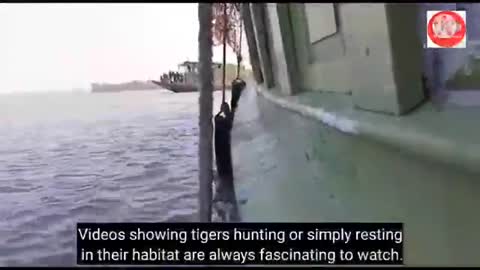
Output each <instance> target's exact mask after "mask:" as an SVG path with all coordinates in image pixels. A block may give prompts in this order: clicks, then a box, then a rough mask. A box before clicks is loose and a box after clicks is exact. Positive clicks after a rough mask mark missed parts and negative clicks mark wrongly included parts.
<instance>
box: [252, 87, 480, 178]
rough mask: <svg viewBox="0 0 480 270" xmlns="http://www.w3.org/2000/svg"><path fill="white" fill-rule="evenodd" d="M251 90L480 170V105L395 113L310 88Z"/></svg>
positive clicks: (342, 126)
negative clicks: (291, 93)
mask: <svg viewBox="0 0 480 270" xmlns="http://www.w3.org/2000/svg"><path fill="white" fill-rule="evenodd" d="M255 90H256V92H257V93H258V94H259V95H260V96H262V97H263V98H265V99H266V100H268V101H269V102H272V103H274V104H276V105H277V106H280V107H282V108H283V109H286V110H289V111H292V112H294V113H297V114H300V115H302V116H304V117H308V118H311V119H313V120H316V121H319V122H321V123H322V124H324V125H327V126H329V127H332V128H334V129H336V130H338V131H340V132H343V133H346V134H349V135H352V136H359V137H363V138H365V139H369V140H373V141H376V142H379V143H382V144H386V145H388V146H391V147H394V148H397V149H399V150H402V151H406V152H410V153H412V154H414V155H417V156H419V157H421V158H423V159H426V160H431V161H436V162H441V163H443V164H445V165H449V166H454V167H456V168H458V169H460V170H464V171H468V172H470V173H480V126H478V117H477V116H479V115H480V108H468V109H467V108H464V109H459V110H449V111H438V110H436V109H435V107H434V106H433V105H432V104H430V103H427V104H424V105H423V106H421V108H419V109H417V110H416V111H414V112H412V113H410V114H408V115H405V116H393V115H386V114H381V113H374V112H369V111H363V110H358V109H355V108H354V105H353V101H352V97H351V96H349V95H345V94H338V93H322V92H317V91H314V92H305V93H302V94H299V95H295V96H285V95H282V94H281V93H280V91H275V89H269V90H266V89H265V88H264V87H263V86H262V85H256V86H255Z"/></svg>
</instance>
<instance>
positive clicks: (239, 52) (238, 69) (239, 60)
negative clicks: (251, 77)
mask: <svg viewBox="0 0 480 270" xmlns="http://www.w3.org/2000/svg"><path fill="white" fill-rule="evenodd" d="M242 27H243V20H240V41H239V44H238V54H237V79H239V78H240V64H241V63H242V34H243V31H242Z"/></svg>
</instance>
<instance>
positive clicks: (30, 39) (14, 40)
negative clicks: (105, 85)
mask: <svg viewBox="0 0 480 270" xmlns="http://www.w3.org/2000/svg"><path fill="white" fill-rule="evenodd" d="M197 10H198V9H197V4H195V3H185V4H180V3H175V4H169V3H151V4H126V3H124V4H118V3H117V4H1V3H0V92H17V91H58V90H66V91H70V90H72V89H76V88H79V89H89V88H90V83H93V82H110V83H117V82H126V81H130V80H149V79H157V78H158V77H159V76H160V75H161V74H162V73H163V72H166V71H168V70H170V69H174V70H175V69H176V68H177V64H179V63H180V62H183V61H185V60H191V61H197V60H198V41H197V40H198V13H197ZM243 44H244V45H243V46H242V51H243V59H244V60H245V61H246V62H248V54H247V51H248V48H247V45H246V41H245V38H244V39H243ZM213 58H214V59H213V60H214V61H219V62H221V61H222V48H221V47H214V57H213ZM227 62H230V63H235V62H236V57H235V55H234V53H233V52H232V51H231V50H230V49H229V50H228V51H227ZM247 64H248V63H247Z"/></svg>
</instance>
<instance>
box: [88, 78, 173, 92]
mask: <svg viewBox="0 0 480 270" xmlns="http://www.w3.org/2000/svg"><path fill="white" fill-rule="evenodd" d="M145 90H164V89H163V88H162V87H160V86H158V85H156V84H154V83H152V82H150V81H131V82H126V83H118V84H113V83H92V84H91V92H92V93H110V92H124V91H145Z"/></svg>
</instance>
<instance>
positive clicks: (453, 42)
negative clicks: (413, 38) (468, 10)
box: [427, 11, 467, 48]
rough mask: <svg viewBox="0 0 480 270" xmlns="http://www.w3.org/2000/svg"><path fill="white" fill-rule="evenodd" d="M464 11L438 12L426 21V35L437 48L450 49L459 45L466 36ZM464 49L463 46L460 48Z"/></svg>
mask: <svg viewBox="0 0 480 270" xmlns="http://www.w3.org/2000/svg"><path fill="white" fill-rule="evenodd" d="M462 12H463V15H465V11H439V12H436V13H435V14H433V16H432V17H431V18H430V20H429V21H428V26H427V35H428V37H429V39H430V40H431V41H432V42H433V43H434V44H436V45H437V46H438V47H444V48H452V47H456V46H457V45H461V43H462V41H464V39H465V36H466V34H467V24H466V23H465V19H464V18H465V16H463V17H462V16H461V15H462ZM462 47H464V46H462Z"/></svg>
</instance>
